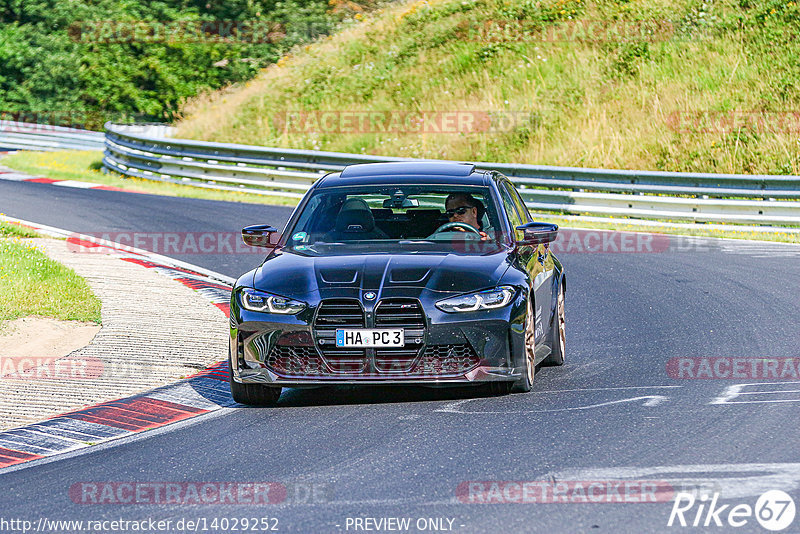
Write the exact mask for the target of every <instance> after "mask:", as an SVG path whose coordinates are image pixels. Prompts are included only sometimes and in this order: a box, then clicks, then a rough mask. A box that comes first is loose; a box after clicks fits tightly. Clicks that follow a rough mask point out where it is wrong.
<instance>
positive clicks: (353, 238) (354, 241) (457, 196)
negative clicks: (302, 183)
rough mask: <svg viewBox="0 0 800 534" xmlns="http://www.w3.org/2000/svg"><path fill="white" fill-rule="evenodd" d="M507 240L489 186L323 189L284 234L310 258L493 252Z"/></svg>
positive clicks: (289, 247)
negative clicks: (383, 253) (399, 253)
mask: <svg viewBox="0 0 800 534" xmlns="http://www.w3.org/2000/svg"><path fill="white" fill-rule="evenodd" d="M505 239H506V236H505V235H504V234H503V230H502V226H501V225H500V220H499V217H498V212H497V207H496V204H495V202H494V201H493V200H492V197H491V194H490V190H489V188H487V187H469V186H441V185H438V186H431V185H429V186H422V185H416V186H402V187H399V186H373V187H358V188H340V187H337V188H323V189H319V190H317V191H316V192H314V193H313V194H312V196H311V198H309V200H308V202H307V203H306V205H305V207H304V208H303V211H302V213H301V214H300V216H299V217H298V219H297V221H296V223H295V225H294V226H293V227H292V228H290V229H289V231H288V232H287V233H286V234H285V236H284V240H285V250H287V251H293V252H297V253H300V254H308V255H329V254H343V253H345V254H350V253H380V252H391V253H398V252H410V253H413V252H422V251H428V252H437V251H438V252H443V253H454V252H455V253H463V254H487V253H492V252H496V251H497V250H499V248H500V243H502V242H503V241H504V240H505Z"/></svg>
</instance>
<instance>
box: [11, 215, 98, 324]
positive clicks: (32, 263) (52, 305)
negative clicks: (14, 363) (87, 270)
mask: <svg viewBox="0 0 800 534" xmlns="http://www.w3.org/2000/svg"><path fill="white" fill-rule="evenodd" d="M20 230H21V229H19V228H14V227H13V225H8V224H5V223H3V224H2V226H0V235H2V236H12V237H4V238H3V239H0V321H6V320H11V319H18V318H20V317H28V316H31V315H36V316H40V317H53V318H55V319H61V320H67V321H84V322H93V323H96V324H100V300H99V299H98V298H97V297H96V296H94V294H93V293H92V290H91V289H90V288H89V286H88V285H87V283H86V281H85V280H84V279H83V278H81V277H80V276H78V275H77V274H76V273H75V271H73V270H72V269H69V268H67V267H65V266H63V265H61V264H60V263H58V262H56V261H53V260H51V259H50V258H48V257H47V256H46V255H45V254H44V252H42V251H41V250H40V249H39V248H38V247H37V246H36V243H35V241H34V242H29V241H24V240H23V239H22V237H21V236H19V235H17V234H18V233H19V232H20ZM22 230H23V231H24V229H22ZM24 237H27V236H24Z"/></svg>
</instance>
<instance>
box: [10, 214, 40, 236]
mask: <svg viewBox="0 0 800 534" xmlns="http://www.w3.org/2000/svg"><path fill="white" fill-rule="evenodd" d="M0 215H3V214H2V213H0ZM0 237H24V238H30V237H42V236H40V235H39V234H38V233H36V232H34V231H33V230H31V229H30V228H26V227H24V226H21V225H19V224H14V223H10V222H5V221H0Z"/></svg>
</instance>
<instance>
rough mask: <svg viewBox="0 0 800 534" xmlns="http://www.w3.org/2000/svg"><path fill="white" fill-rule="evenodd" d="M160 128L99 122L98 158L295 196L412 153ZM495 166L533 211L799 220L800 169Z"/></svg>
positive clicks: (187, 179)
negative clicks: (282, 143)
mask: <svg viewBox="0 0 800 534" xmlns="http://www.w3.org/2000/svg"><path fill="white" fill-rule="evenodd" d="M171 133H172V130H171V129H170V128H169V127H165V126H163V125H117V124H112V123H107V124H106V138H105V141H106V143H105V144H106V151H105V156H104V158H103V164H104V165H105V167H106V168H107V169H110V170H112V171H115V172H118V173H120V174H123V175H125V176H131V177H137V178H144V179H148V180H159V181H167V182H174V183H181V184H191V185H193V186H197V187H206V188H212V189H223V190H233V191H241V192H249V193H256V194H262V195H271V196H284V197H293V198H300V197H301V196H302V195H303V193H304V192H305V191H306V190H307V189H308V188H309V187H310V186H311V184H312V183H314V181H315V180H317V179H319V178H320V177H321V176H323V175H324V174H326V173H328V172H330V171H338V170H341V169H343V168H344V167H346V166H347V165H352V164H356V163H376V162H386V161H411V159H410V158H396V157H383V156H370V155H363V154H346V153H339V152H320V151H313V150H295V149H281V148H267V147H259V146H251V145H238V144H226V143H209V142H203V141H193V140H189V139H174V138H170V137H168V136H169V135H170V134H171ZM476 165H477V167H478V168H480V169H493V170H498V171H500V172H502V173H503V174H505V175H506V176H508V177H509V178H510V179H511V180H512V181H513V182H514V183H515V184H516V185H517V187H518V189H519V191H520V193H521V194H522V196H523V198H524V199H525V202H526V204H527V205H528V206H529V207H530V208H533V209H538V210H545V211H551V212H562V213H573V214H575V213H585V214H592V215H604V216H627V217H639V218H657V219H678V220H691V221H697V222H736V223H754V224H764V225H796V224H797V225H800V176H770V175H742V174H704V173H678V172H657V171H627V170H606V169H586V168H578V167H550V166H543V165H519V164H510V163H476Z"/></svg>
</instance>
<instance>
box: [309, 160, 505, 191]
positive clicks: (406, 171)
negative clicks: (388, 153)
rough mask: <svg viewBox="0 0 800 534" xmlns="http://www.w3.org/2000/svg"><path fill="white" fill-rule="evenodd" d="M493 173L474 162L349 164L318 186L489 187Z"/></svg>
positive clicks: (327, 177)
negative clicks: (478, 166)
mask: <svg viewBox="0 0 800 534" xmlns="http://www.w3.org/2000/svg"><path fill="white" fill-rule="evenodd" d="M488 176H489V173H488V172H486V171H476V170H475V165H474V164H472V163H456V162H449V161H400V162H392V163H362V164H359V165H348V166H347V167H345V168H344V169H343V170H342V171H341V172H337V173H333V174H328V175H327V176H325V177H324V178H322V179H321V180H319V181H318V182H317V184H316V187H318V188H319V187H341V186H349V185H399V184H403V185H406V184H436V185H439V184H441V185H473V186H474V185H486V184H487V183H488V182H487V180H488Z"/></svg>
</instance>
